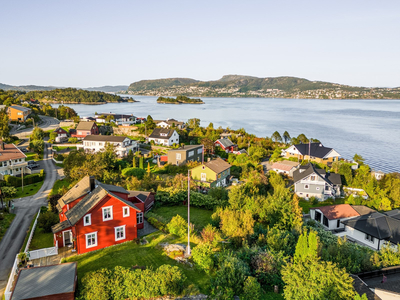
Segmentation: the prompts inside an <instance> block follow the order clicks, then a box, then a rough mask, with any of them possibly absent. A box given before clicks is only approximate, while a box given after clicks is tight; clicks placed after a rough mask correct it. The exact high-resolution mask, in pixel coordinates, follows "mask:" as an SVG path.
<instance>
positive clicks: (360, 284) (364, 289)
mask: <svg viewBox="0 0 400 300" xmlns="http://www.w3.org/2000/svg"><path fill="white" fill-rule="evenodd" d="M350 276H351V277H352V278H353V279H354V282H353V286H354V289H355V290H356V292H357V293H358V294H359V295H360V296H362V295H364V294H365V295H366V296H367V299H368V300H381V298H380V297H379V296H377V295H376V294H375V293H374V292H373V291H371V290H370V289H369V287H368V286H367V285H366V284H365V282H364V281H362V280H361V279H360V277H358V276H357V275H350ZM381 279H382V277H381Z"/></svg>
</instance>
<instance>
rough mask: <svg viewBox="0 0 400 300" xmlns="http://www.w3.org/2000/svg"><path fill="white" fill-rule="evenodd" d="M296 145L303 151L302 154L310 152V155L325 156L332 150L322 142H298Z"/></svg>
mask: <svg viewBox="0 0 400 300" xmlns="http://www.w3.org/2000/svg"><path fill="white" fill-rule="evenodd" d="M294 146H295V147H296V149H297V150H298V151H299V152H300V153H301V155H309V152H310V153H311V155H310V156H314V157H318V158H323V157H325V155H327V154H328V153H329V152H331V150H332V148H328V147H324V146H323V145H322V144H321V143H311V144H298V145H294Z"/></svg>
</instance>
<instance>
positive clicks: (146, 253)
mask: <svg viewBox="0 0 400 300" xmlns="http://www.w3.org/2000/svg"><path fill="white" fill-rule="evenodd" d="M146 239H147V241H148V242H149V243H148V244H146V245H138V244H136V243H134V242H127V243H124V244H120V245H117V246H113V247H108V248H105V249H101V250H98V251H93V252H90V253H86V254H82V255H77V256H72V257H69V258H68V259H67V261H68V262H71V261H76V262H78V278H79V279H80V280H81V279H82V278H83V276H85V274H87V273H88V272H91V271H95V270H98V269H102V268H108V269H113V268H114V267H115V266H122V267H125V268H131V267H132V266H136V265H138V266H146V267H153V268H158V267H159V266H161V265H164V264H168V265H171V266H177V267H178V268H179V269H180V270H182V272H183V273H184V274H185V275H186V277H187V278H188V281H189V283H190V284H194V285H195V286H196V287H197V288H198V289H199V290H200V291H201V292H205V291H206V289H207V286H208V276H207V275H206V274H205V273H204V272H202V271H199V270H198V269H195V268H190V267H189V266H186V265H183V264H181V263H178V262H176V261H175V260H173V259H172V258H169V257H168V256H167V255H166V254H165V253H164V252H163V250H162V249H161V248H160V247H159V246H157V245H158V244H159V243H165V242H168V243H187V240H185V239H184V238H176V237H174V236H171V235H167V234H164V233H161V232H159V231H158V232H155V233H152V234H150V235H148V236H146ZM191 245H192V244H191ZM194 246H195V244H193V245H192V247H194Z"/></svg>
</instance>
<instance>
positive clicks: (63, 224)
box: [51, 220, 71, 233]
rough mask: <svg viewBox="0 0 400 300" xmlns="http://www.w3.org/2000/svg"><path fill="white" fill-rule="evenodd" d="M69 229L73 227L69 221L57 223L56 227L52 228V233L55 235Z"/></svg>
mask: <svg viewBox="0 0 400 300" xmlns="http://www.w3.org/2000/svg"><path fill="white" fill-rule="evenodd" d="M68 227H71V224H70V223H69V221H68V220H65V221H63V222H61V223H57V224H56V225H53V226H51V231H52V232H53V233H57V232H60V231H63V230H64V229H67V228H68Z"/></svg>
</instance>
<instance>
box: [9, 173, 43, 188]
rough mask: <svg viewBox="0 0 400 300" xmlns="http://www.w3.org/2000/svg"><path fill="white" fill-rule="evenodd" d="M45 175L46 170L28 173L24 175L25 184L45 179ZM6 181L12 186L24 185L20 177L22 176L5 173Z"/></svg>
mask: <svg viewBox="0 0 400 300" xmlns="http://www.w3.org/2000/svg"><path fill="white" fill-rule="evenodd" d="M44 177H45V173H44V170H40V173H36V174H31V175H26V176H24V185H28V184H33V183H37V182H40V181H43V180H44ZM4 181H5V182H6V183H7V185H11V186H15V187H21V186H22V178H20V177H15V176H11V175H4Z"/></svg>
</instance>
